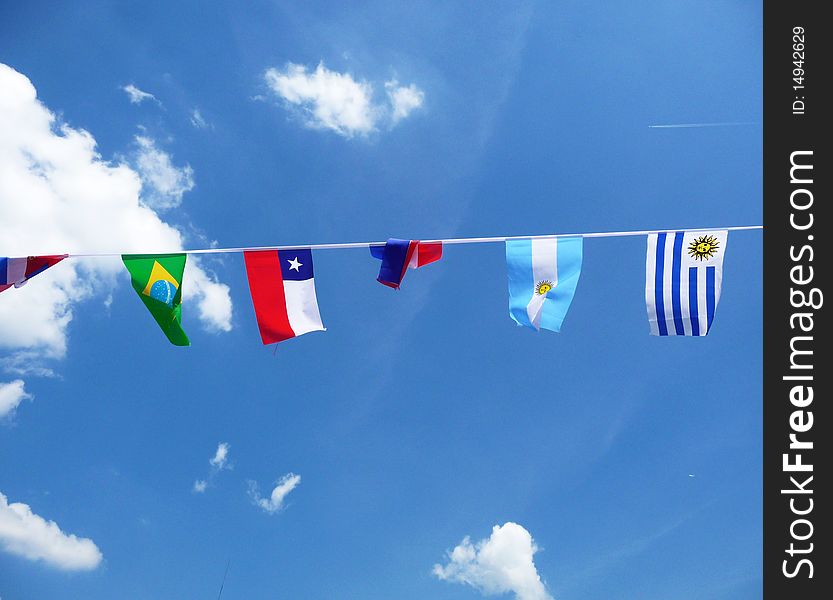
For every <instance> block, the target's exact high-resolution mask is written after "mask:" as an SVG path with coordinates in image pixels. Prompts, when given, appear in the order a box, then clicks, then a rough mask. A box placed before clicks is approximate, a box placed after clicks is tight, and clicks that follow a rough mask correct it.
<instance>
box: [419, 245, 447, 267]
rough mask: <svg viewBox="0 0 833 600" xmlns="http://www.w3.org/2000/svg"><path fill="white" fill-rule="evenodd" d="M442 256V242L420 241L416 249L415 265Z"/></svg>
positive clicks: (436, 259) (420, 264)
mask: <svg viewBox="0 0 833 600" xmlns="http://www.w3.org/2000/svg"><path fill="white" fill-rule="evenodd" d="M442 257H443V244H442V242H420V243H419V248H418V249H417V267H422V266H424V265H427V264H430V263H432V262H436V261H438V260H440V259H441V258H442Z"/></svg>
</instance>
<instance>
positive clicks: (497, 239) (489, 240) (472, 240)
mask: <svg viewBox="0 0 833 600" xmlns="http://www.w3.org/2000/svg"><path fill="white" fill-rule="evenodd" d="M763 228H764V226H763V225H738V226H732V227H698V228H690V227H686V228H670V229H646V230H642V231H596V232H590V233H555V234H549V235H514V236H494V237H469V238H446V239H434V240H420V241H421V242H424V243H428V244H434V243H442V244H443V245H451V244H494V243H501V242H507V241H512V240H551V239H558V238H575V237H579V238H603V237H634V236H644V235H653V234H657V233H662V232H664V231H689V232H702V233H706V232H709V231H749V230H755V229H763ZM384 245H385V242H384V241H380V242H344V243H336V244H293V245H290V246H287V245H283V246H240V247H235V248H198V249H193V250H171V251H169V252H156V251H154V252H153V254H233V253H238V254H239V253H241V252H256V251H258V250H292V249H295V248H308V249H310V250H339V249H350V248H369V247H372V246H384ZM123 254H126V253H125V252H87V253H72V254H69V255H68V256H67V258H92V257H98V256H102V257H103V256H122V255H123Z"/></svg>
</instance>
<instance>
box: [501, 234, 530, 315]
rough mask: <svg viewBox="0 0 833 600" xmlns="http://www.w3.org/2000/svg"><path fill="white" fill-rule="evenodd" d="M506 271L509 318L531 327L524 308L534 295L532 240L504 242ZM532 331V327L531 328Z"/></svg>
mask: <svg viewBox="0 0 833 600" xmlns="http://www.w3.org/2000/svg"><path fill="white" fill-rule="evenodd" d="M506 270H507V272H508V274H509V316H510V317H512V320H514V321H515V323H517V324H518V325H523V326H524V327H532V323H531V322H530V320H529V315H528V314H527V311H526V307H527V306H529V303H530V301H532V296H534V295H535V281H534V279H533V276H532V240H509V241H507V242H506ZM532 328H533V329H534V327H532Z"/></svg>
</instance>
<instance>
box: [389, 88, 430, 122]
mask: <svg viewBox="0 0 833 600" xmlns="http://www.w3.org/2000/svg"><path fill="white" fill-rule="evenodd" d="M385 90H386V91H387V94H388V100H389V101H390V105H391V110H392V112H391V120H392V121H393V122H394V123H398V122H399V121H401V120H402V119H404V118H405V117H407V116H408V115H410V114H411V113H412V112H413V111H414V110H415V109H417V108H419V107H420V106H422V103H423V101H424V100H425V92H423V91H422V90H421V89H419V88H418V87H417V86H415V85H414V84H411V85H409V86H408V87H405V86H401V85H399V83H398V82H397V81H396V80H395V79H394V80H392V81H388V82H386V83H385Z"/></svg>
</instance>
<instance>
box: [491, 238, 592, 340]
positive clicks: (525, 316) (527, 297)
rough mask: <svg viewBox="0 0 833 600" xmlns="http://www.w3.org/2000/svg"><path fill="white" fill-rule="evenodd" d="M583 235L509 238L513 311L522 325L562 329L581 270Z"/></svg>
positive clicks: (510, 293) (510, 286)
mask: <svg viewBox="0 0 833 600" xmlns="http://www.w3.org/2000/svg"><path fill="white" fill-rule="evenodd" d="M581 249H582V238H579V237H575V238H548V239H531V240H507V241H506V268H507V270H508V271H509V315H510V316H511V317H512V319H513V320H514V321H515V323H517V324H518V325H523V326H524V327H531V328H532V329H541V328H544V329H549V330H550V331H561V323H563V322H564V317H565V316H566V315H567V309H568V308H570V302H572V301H573V294H575V292H576V285H577V284H578V277H579V275H580V274H581Z"/></svg>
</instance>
